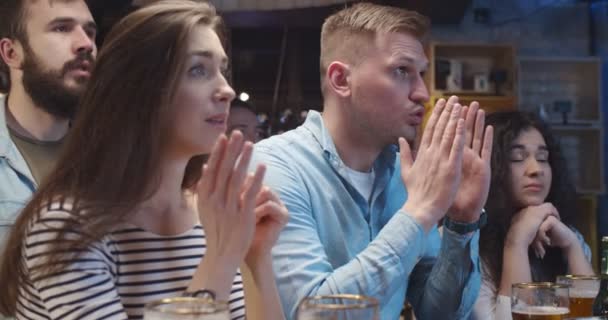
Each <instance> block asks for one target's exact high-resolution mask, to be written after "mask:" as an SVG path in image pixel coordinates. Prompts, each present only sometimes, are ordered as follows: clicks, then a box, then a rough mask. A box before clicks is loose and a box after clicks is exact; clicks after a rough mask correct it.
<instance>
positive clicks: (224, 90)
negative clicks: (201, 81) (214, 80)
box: [214, 75, 236, 103]
mask: <svg viewBox="0 0 608 320" xmlns="http://www.w3.org/2000/svg"><path fill="white" fill-rule="evenodd" d="M219 78H220V80H219V81H220V83H219V86H218V88H217V90H216V91H215V94H214V98H215V100H216V101H218V102H226V103H230V101H232V100H234V98H235V97H236V93H235V92H234V89H232V87H231V86H230V84H228V81H227V80H226V77H224V76H223V75H220V77H219Z"/></svg>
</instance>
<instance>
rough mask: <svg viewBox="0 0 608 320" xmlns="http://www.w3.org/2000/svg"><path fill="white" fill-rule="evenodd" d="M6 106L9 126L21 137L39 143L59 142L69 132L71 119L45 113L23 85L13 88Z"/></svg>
mask: <svg viewBox="0 0 608 320" xmlns="http://www.w3.org/2000/svg"><path fill="white" fill-rule="evenodd" d="M13 83H15V82H13ZM17 83H18V82H17ZM6 104H7V117H6V122H7V125H8V126H10V128H11V129H13V130H15V131H16V132H17V133H19V134H20V135H23V136H25V137H28V138H31V139H35V140H38V141H57V140H61V139H62V138H63V137H64V136H65V135H66V134H67V132H68V129H69V125H70V121H69V119H65V118H58V117H56V116H54V115H51V114H49V113H47V112H46V111H44V109H42V108H40V106H38V105H36V104H35V103H34V101H33V100H32V98H31V97H30V96H29V95H28V94H27V92H25V90H24V88H23V86H21V85H14V86H13V87H11V90H10V92H9V95H8V99H7V102H6Z"/></svg>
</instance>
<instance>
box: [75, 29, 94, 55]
mask: <svg viewBox="0 0 608 320" xmlns="http://www.w3.org/2000/svg"><path fill="white" fill-rule="evenodd" d="M72 50H73V51H74V53H76V54H83V53H95V52H96V50H97V45H96V44H95V37H94V36H91V35H90V34H89V33H87V31H86V30H85V29H84V28H83V27H82V26H79V27H77V28H75V29H74V37H73V45H72Z"/></svg>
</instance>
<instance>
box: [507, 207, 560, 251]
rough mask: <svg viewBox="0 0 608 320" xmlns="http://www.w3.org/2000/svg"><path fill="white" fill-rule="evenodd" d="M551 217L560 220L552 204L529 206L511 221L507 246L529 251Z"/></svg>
mask: <svg viewBox="0 0 608 320" xmlns="http://www.w3.org/2000/svg"><path fill="white" fill-rule="evenodd" d="M549 216H553V217H555V218H558V219H559V212H558V211H557V209H556V208H555V207H554V206H553V205H552V204H551V203H543V204H541V205H538V206H529V207H526V208H524V209H522V210H520V211H519V212H518V213H516V214H515V216H513V219H512V220H511V227H510V228H509V232H508V233H507V238H506V240H505V246H514V247H517V248H519V249H522V250H523V249H525V251H527V250H528V247H529V246H530V245H531V244H532V242H533V241H534V238H535V237H536V233H537V232H538V230H539V228H540V226H541V224H542V223H543V221H545V220H546V219H547V217H549Z"/></svg>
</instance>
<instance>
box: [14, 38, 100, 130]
mask: <svg viewBox="0 0 608 320" xmlns="http://www.w3.org/2000/svg"><path fill="white" fill-rule="evenodd" d="M24 52H25V59H24V61H23V65H22V68H23V87H24V89H25V92H26V93H27V94H29V95H30V97H31V99H32V101H33V102H34V103H35V104H36V105H37V106H38V107H39V108H41V109H42V110H44V111H45V112H47V113H49V114H51V115H53V116H56V117H59V118H67V119H70V118H72V117H73V116H74V114H75V112H76V108H77V106H78V102H79V100H80V96H81V94H82V92H83V91H84V88H85V83H86V82H87V80H88V78H76V79H75V80H76V81H77V82H78V83H79V84H80V86H78V87H76V88H69V87H67V86H66V85H65V83H64V78H65V76H66V74H67V73H68V72H69V71H71V70H74V69H78V66H79V65H80V64H81V63H82V62H85V61H86V62H89V63H90V64H91V65H92V64H93V56H92V54H91V52H88V51H86V52H82V54H79V55H78V56H77V57H76V58H75V59H74V60H70V61H68V62H66V63H65V64H64V65H63V68H62V69H61V70H44V67H43V66H42V63H41V62H40V59H38V58H37V57H36V54H35V53H34V52H33V51H32V50H31V48H30V47H29V45H25V46H24Z"/></svg>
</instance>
